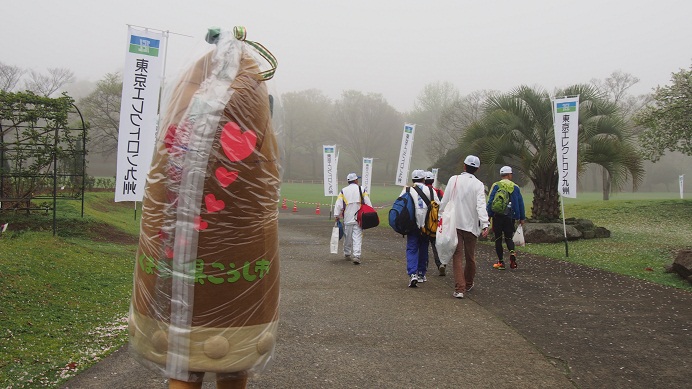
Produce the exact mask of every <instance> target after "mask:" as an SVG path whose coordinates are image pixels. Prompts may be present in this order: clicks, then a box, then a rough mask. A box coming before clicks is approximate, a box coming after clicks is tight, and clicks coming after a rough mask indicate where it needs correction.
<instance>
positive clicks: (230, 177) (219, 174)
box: [214, 166, 238, 188]
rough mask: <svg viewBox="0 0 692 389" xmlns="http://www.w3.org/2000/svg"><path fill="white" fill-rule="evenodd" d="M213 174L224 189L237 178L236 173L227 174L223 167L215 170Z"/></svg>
mask: <svg viewBox="0 0 692 389" xmlns="http://www.w3.org/2000/svg"><path fill="white" fill-rule="evenodd" d="M214 174H215V175H216V179H217V180H219V183H220V184H221V186H223V187H224V188H225V187H227V186H228V185H230V184H231V183H232V182H233V181H235V179H236V178H238V172H229V171H228V170H226V168H225V167H223V166H221V167H220V168H217V169H216V172H215V173H214Z"/></svg>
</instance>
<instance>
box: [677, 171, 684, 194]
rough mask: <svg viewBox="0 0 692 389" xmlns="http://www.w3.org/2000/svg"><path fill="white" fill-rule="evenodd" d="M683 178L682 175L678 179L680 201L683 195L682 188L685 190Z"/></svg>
mask: <svg viewBox="0 0 692 389" xmlns="http://www.w3.org/2000/svg"><path fill="white" fill-rule="evenodd" d="M684 178H685V175H684V174H681V175H680V177H679V178H678V179H679V180H680V198H681V199H682V198H683V193H684V188H685V185H684V182H683V179H684Z"/></svg>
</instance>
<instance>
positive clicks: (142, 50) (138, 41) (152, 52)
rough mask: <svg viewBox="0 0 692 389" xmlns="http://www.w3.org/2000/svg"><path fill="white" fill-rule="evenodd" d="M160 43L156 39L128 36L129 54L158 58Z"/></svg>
mask: <svg viewBox="0 0 692 389" xmlns="http://www.w3.org/2000/svg"><path fill="white" fill-rule="evenodd" d="M160 43H161V41H160V40H158V39H152V38H147V37H143V36H137V35H132V36H130V53H135V54H142V55H149V56H152V57H158V56H159V45H160Z"/></svg>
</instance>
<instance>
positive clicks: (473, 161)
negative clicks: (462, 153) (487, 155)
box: [464, 155, 481, 167]
mask: <svg viewBox="0 0 692 389" xmlns="http://www.w3.org/2000/svg"><path fill="white" fill-rule="evenodd" d="M464 165H469V166H473V167H481V160H480V159H478V157H476V156H475V155H469V156H467V157H466V159H465V160H464Z"/></svg>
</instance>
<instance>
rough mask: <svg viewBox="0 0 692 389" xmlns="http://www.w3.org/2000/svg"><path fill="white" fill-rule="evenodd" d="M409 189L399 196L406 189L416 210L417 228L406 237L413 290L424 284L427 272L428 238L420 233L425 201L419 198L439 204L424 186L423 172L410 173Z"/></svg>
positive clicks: (409, 274)
mask: <svg viewBox="0 0 692 389" xmlns="http://www.w3.org/2000/svg"><path fill="white" fill-rule="evenodd" d="M411 181H412V182H413V185H411V187H410V188H409V187H405V188H404V190H403V191H401V194H400V195H399V196H402V195H403V194H404V193H405V192H406V191H407V189H408V191H409V193H410V194H411V198H412V199H413V204H414V207H415V209H416V212H415V213H416V215H415V217H416V225H417V226H418V228H417V229H415V230H414V231H413V232H411V233H410V234H408V235H406V272H407V273H408V277H409V282H408V286H409V287H410V288H415V287H417V286H418V284H419V283H422V282H426V281H427V280H428V279H427V277H426V273H427V271H428V245H429V244H430V238H429V237H428V235H425V234H423V233H422V232H421V230H420V229H421V228H422V227H423V226H424V225H425V216H426V214H427V212H428V206H427V205H426V201H425V200H423V198H422V197H421V196H425V197H426V199H427V200H428V201H432V200H435V201H437V202H438V203H439V201H440V199H439V198H438V197H437V194H436V193H435V191H434V190H432V188H429V187H427V186H425V183H424V182H425V172H424V171H423V170H414V171H413V172H411Z"/></svg>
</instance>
